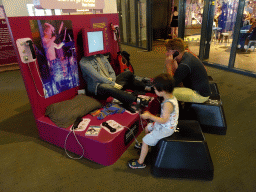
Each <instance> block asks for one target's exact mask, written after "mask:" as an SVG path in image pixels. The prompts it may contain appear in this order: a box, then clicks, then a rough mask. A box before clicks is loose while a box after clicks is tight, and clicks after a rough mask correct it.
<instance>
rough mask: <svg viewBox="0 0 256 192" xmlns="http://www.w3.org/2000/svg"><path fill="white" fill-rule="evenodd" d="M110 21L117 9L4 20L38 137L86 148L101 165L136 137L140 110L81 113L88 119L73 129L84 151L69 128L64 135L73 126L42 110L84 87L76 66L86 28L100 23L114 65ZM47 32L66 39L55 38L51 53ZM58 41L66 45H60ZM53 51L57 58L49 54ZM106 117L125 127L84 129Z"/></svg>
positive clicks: (114, 158) (109, 162)
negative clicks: (96, 131)
mask: <svg viewBox="0 0 256 192" xmlns="http://www.w3.org/2000/svg"><path fill="white" fill-rule="evenodd" d="M111 23H112V24H114V25H118V24H119V20H118V14H99V15H97V14H94V15H68V16H43V17H41V16H40V17H37V16H35V17H10V18H8V26H9V27H10V29H11V31H12V38H13V40H14V44H15V50H16V52H17V53H19V57H18V61H19V66H20V70H21V73H22V77H23V80H24V84H25V87H26V90H27V94H28V98H29V101H30V103H31V107H32V111H33V114H34V118H35V121H36V125H37V128H38V131H39V135H40V138H41V139H42V140H44V141H47V142H49V143H51V144H54V145H56V146H59V147H61V148H66V150H67V151H70V152H73V153H75V154H77V155H79V156H81V155H82V154H84V155H83V157H84V158H87V159H89V160H91V161H94V162H96V163H99V164H102V165H104V166H108V165H112V164H114V163H115V162H116V161H117V160H118V159H119V158H120V157H121V155H122V154H123V153H124V152H125V150H126V149H127V148H128V147H129V146H130V145H131V143H132V141H133V140H134V136H133V134H134V135H135V137H137V136H138V135H139V134H140V133H141V131H142V127H141V124H140V118H139V114H138V113H135V114H131V113H129V112H127V111H125V112H124V113H122V114H114V115H109V116H107V117H105V118H104V119H102V120H98V119H97V117H96V116H92V115H91V114H87V115H86V116H84V117H83V118H85V119H88V120H89V121H88V126H87V128H86V129H85V130H83V131H75V134H76V136H77V139H78V141H79V142H80V144H81V146H82V148H83V150H84V153H83V150H82V148H81V146H79V144H78V142H77V141H76V138H75V137H74V135H73V134H70V136H69V137H68V138H67V135H68V134H69V133H70V132H71V126H69V127H68V128H64V127H59V126H57V125H56V124H55V123H53V121H52V120H51V119H50V118H49V117H48V116H46V115H45V111H46V108H47V107H48V106H49V105H51V104H54V103H58V102H62V101H66V100H70V99H72V98H74V97H75V96H76V95H78V90H80V89H84V86H85V82H84V81H83V79H82V75H81V71H80V69H79V61H80V59H81V58H82V56H83V53H84V51H85V50H83V48H84V47H86V46H83V43H81V42H83V40H82V39H81V34H83V33H82V31H83V30H84V29H90V30H93V31H95V30H97V29H99V31H102V32H103V38H104V49H105V51H107V52H110V54H111V58H112V61H111V65H112V66H113V68H114V69H116V67H115V65H116V64H115V60H116V58H117V51H118V46H117V42H116V41H115V39H114V35H113V31H112V30H111V27H110V25H111ZM47 27H48V28H47ZM46 28H47V29H48V31H47V30H46ZM49 33H50V34H51V38H52V37H53V35H55V36H56V38H55V39H57V37H58V36H59V37H58V38H60V39H61V41H62V42H65V46H64V47H63V44H64V43H63V44H62V45H61V43H55V48H56V49H55V51H56V53H54V54H53V55H51V54H52V53H51V52H47V51H48V50H50V49H51V48H50V47H48V48H47V46H46V45H47V44H46V43H47V34H48V35H49ZM82 37H83V35H82ZM24 44H25V45H24ZM44 46H45V47H44ZM60 46H62V48H63V50H64V51H62V52H61V51H60V49H59V47H60ZM33 49H34V51H33ZM35 55H36V57H35ZM52 56H55V57H58V58H59V59H57V60H56V59H55V60H51V59H50V58H51V57H52ZM54 62H55V63H54ZM58 62H59V63H58ZM52 65H55V66H56V68H54V67H52ZM53 74H54V77H52V75H53ZM67 110H70V109H67ZM109 120H113V121H115V122H117V123H118V124H120V125H122V126H123V128H122V129H121V130H120V131H118V132H116V133H110V132H109V131H107V130H106V129H101V131H100V133H99V135H98V136H87V135H85V132H86V131H87V129H88V127H89V126H90V125H101V124H102V122H105V121H109ZM125 127H128V128H129V129H128V128H125ZM131 131H133V133H132V132H131ZM65 142H66V146H65ZM72 156H75V155H72Z"/></svg>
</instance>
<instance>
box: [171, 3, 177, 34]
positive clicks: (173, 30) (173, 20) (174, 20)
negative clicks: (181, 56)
mask: <svg viewBox="0 0 256 192" xmlns="http://www.w3.org/2000/svg"><path fill="white" fill-rule="evenodd" d="M177 10H178V9H177V7H176V6H175V7H174V12H173V13H172V15H171V20H170V26H171V34H172V38H176V37H178V14H179V13H178V11H177Z"/></svg>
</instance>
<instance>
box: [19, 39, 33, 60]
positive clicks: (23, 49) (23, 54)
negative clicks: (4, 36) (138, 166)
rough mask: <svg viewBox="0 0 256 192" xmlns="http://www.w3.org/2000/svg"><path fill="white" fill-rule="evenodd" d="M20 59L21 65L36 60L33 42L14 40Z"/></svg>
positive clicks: (29, 40)
mask: <svg viewBox="0 0 256 192" xmlns="http://www.w3.org/2000/svg"><path fill="white" fill-rule="evenodd" d="M16 44H17V47H18V51H19V55H20V59H21V61H22V62H23V63H30V62H34V61H35V60H36V52H35V49H34V46H33V41H32V40H31V39H30V38H21V39H17V40H16Z"/></svg>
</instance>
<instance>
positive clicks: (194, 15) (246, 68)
mask: <svg viewBox="0 0 256 192" xmlns="http://www.w3.org/2000/svg"><path fill="white" fill-rule="evenodd" d="M179 5H180V6H183V9H181V10H183V12H181V13H179V14H184V15H185V19H184V20H185V22H184V25H179V27H181V28H184V29H183V30H182V29H181V30H179V32H180V31H181V32H182V34H180V33H179V37H184V41H185V42H186V43H187V45H188V47H189V49H190V50H191V51H192V52H194V53H195V54H196V55H198V56H199V58H200V59H201V60H202V61H203V62H204V63H205V64H207V65H211V66H214V67H220V68H223V69H227V70H231V71H234V72H238V73H243V74H246V75H250V76H256V64H255V63H256V51H255V47H256V40H254V39H253V38H251V41H250V44H249V46H248V48H247V49H244V47H243V46H244V43H245V36H246V37H248V36H249V35H250V34H248V31H249V28H250V27H251V26H252V20H253V19H254V18H256V2H255V1H245V0H240V1H239V0H228V1H226V0H216V1H215V0H199V1H198V0H183V1H180V4H179ZM180 19H182V18H180ZM179 23H182V21H179ZM255 30H256V29H255ZM183 33H184V34H183ZM251 34H253V33H252V32H251ZM255 34H256V32H255ZM255 39H256V37H255Z"/></svg>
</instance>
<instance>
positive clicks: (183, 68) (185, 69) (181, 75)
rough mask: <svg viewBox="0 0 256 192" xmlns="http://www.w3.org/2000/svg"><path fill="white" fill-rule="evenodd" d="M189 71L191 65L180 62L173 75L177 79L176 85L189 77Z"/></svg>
mask: <svg viewBox="0 0 256 192" xmlns="http://www.w3.org/2000/svg"><path fill="white" fill-rule="evenodd" d="M189 73H190V68H189V66H188V65H186V64H183V63H180V64H179V66H178V68H177V70H176V71H175V74H174V77H173V78H174V79H175V87H176V86H177V85H179V84H180V83H181V82H182V81H183V79H185V78H186V77H187V75H188V74H189Z"/></svg>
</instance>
